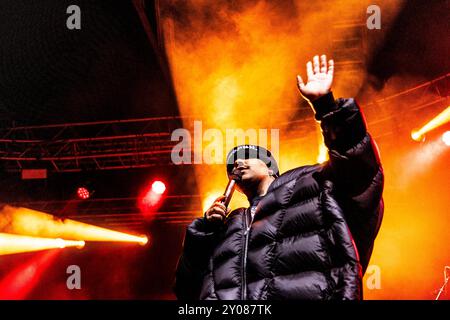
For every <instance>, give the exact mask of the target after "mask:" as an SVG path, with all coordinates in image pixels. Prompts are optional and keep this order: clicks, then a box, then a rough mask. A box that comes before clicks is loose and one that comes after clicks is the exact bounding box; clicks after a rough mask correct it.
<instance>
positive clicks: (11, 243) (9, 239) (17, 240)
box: [0, 233, 85, 255]
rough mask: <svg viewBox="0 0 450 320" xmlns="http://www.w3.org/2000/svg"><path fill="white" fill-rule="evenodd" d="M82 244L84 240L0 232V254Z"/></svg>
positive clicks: (80, 245)
mask: <svg viewBox="0 0 450 320" xmlns="http://www.w3.org/2000/svg"><path fill="white" fill-rule="evenodd" d="M84 244H85V243H84V241H74V240H63V239H60V238H57V239H51V238H37V237H28V236H21V235H16V234H8V233H0V255H7V254H14V253H22V252H31V251H40V250H47V249H56V248H68V247H78V248H82V247H84Z"/></svg>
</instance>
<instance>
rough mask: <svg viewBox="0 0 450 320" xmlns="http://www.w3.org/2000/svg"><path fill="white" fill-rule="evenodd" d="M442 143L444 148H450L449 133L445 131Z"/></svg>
mask: <svg viewBox="0 0 450 320" xmlns="http://www.w3.org/2000/svg"><path fill="white" fill-rule="evenodd" d="M442 141H443V142H444V143H445V145H446V146H450V131H445V132H444V134H443V135H442Z"/></svg>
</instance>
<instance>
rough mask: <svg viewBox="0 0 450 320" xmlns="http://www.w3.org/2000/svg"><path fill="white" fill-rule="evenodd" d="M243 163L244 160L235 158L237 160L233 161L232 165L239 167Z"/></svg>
mask: <svg viewBox="0 0 450 320" xmlns="http://www.w3.org/2000/svg"><path fill="white" fill-rule="evenodd" d="M244 165H245V161H244V160H242V159H237V160H236V161H235V162H234V167H235V168H238V167H241V166H244Z"/></svg>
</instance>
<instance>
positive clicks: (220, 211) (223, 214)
mask: <svg viewBox="0 0 450 320" xmlns="http://www.w3.org/2000/svg"><path fill="white" fill-rule="evenodd" d="M225 211H226V209H225V210H224V209H222V208H219V207H214V208H212V210H211V214H214V213H216V214H220V215H222V216H225Z"/></svg>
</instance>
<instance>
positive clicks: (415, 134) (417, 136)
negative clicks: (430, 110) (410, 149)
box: [411, 106, 450, 141]
mask: <svg viewBox="0 0 450 320" xmlns="http://www.w3.org/2000/svg"><path fill="white" fill-rule="evenodd" d="M449 121H450V106H448V107H447V108H446V109H445V110H444V111H442V112H441V113H439V114H438V115H437V116H436V117H434V118H433V119H431V120H430V121H429V122H428V123H426V124H425V125H424V126H423V127H422V128H420V129H419V130H413V131H412V132H411V138H412V139H413V140H415V141H420V140H422V139H423V137H424V135H425V134H426V133H427V132H430V131H431V130H433V129H436V128H437V127H439V126H442V125H443V124H445V123H447V122H449Z"/></svg>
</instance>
